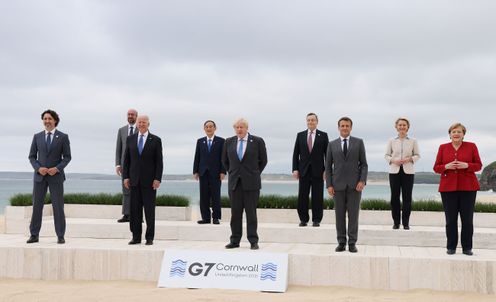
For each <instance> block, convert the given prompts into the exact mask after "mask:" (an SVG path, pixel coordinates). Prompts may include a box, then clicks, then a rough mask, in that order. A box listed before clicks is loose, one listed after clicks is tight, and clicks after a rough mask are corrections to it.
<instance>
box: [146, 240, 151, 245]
mask: <svg viewBox="0 0 496 302" xmlns="http://www.w3.org/2000/svg"><path fill="white" fill-rule="evenodd" d="M145 245H153V240H151V239H147V240H146V243H145Z"/></svg>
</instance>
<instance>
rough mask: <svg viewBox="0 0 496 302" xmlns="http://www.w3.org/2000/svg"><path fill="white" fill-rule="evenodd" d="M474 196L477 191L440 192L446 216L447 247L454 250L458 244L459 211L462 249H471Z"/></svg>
mask: <svg viewBox="0 0 496 302" xmlns="http://www.w3.org/2000/svg"><path fill="white" fill-rule="evenodd" d="M476 196H477V191H454V192H441V199H442V201H443V207H444V215H445V217H446V238H447V244H446V248H447V249H450V250H454V249H456V246H457V245H458V213H460V220H461V222H462V232H461V242H462V249H463V250H471V249H472V236H473V235H474V223H473V221H474V206H475V198H476Z"/></svg>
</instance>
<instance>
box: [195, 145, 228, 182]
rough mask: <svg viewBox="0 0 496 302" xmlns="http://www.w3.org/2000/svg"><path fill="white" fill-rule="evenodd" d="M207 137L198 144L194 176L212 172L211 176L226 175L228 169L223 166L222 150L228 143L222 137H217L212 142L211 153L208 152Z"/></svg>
mask: <svg viewBox="0 0 496 302" xmlns="http://www.w3.org/2000/svg"><path fill="white" fill-rule="evenodd" d="M207 139H208V138H207V137H206V136H205V137H202V138H199V139H198V141H197V142H196V151H195V160H194V162H193V174H194V173H198V174H199V175H200V176H202V175H204V174H205V172H207V171H210V174H211V175H219V174H220V173H223V174H226V169H224V166H223V165H222V162H221V161H222V148H224V142H225V141H226V140H225V139H223V138H222V137H219V136H215V137H214V139H213V141H212V146H211V148H210V152H209V151H208V144H207Z"/></svg>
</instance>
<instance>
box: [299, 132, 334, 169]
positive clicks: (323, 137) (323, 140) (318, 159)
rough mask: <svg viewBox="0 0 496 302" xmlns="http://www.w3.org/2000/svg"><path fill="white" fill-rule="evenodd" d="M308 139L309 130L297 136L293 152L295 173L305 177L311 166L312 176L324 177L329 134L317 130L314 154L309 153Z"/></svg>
mask: <svg viewBox="0 0 496 302" xmlns="http://www.w3.org/2000/svg"><path fill="white" fill-rule="evenodd" d="M307 137H308V130H305V131H302V132H299V133H298V134H297V135H296V142H295V146H294V151H293V171H296V170H298V172H299V173H300V175H301V176H305V175H306V174H307V173H308V170H309V167H310V166H311V167H312V171H311V172H312V176H314V177H322V173H324V169H325V167H324V163H325V159H326V151H327V144H328V143H329V138H328V136H327V133H325V132H323V131H320V130H318V129H316V132H315V142H314V143H313V148H312V152H311V153H310V152H308V145H307Z"/></svg>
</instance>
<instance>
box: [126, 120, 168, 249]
mask: <svg viewBox="0 0 496 302" xmlns="http://www.w3.org/2000/svg"><path fill="white" fill-rule="evenodd" d="M137 125H138V130H139V131H138V133H135V134H133V135H131V136H129V137H128V138H127V143H126V152H125V153H124V170H123V178H124V186H125V187H126V188H127V189H130V190H131V211H130V216H129V219H130V222H129V228H130V229H131V232H132V234H133V238H132V239H131V241H129V244H140V243H141V233H142V229H141V224H142V221H143V208H144V209H145V219H146V233H145V239H146V245H152V244H153V238H154V236H155V198H156V196H157V189H158V188H159V187H160V183H161V181H162V172H163V168H164V167H163V156H162V141H161V140H160V137H158V136H156V135H153V134H151V133H150V132H149V131H148V128H149V126H150V120H149V118H148V116H146V115H140V116H138V119H137Z"/></svg>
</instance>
